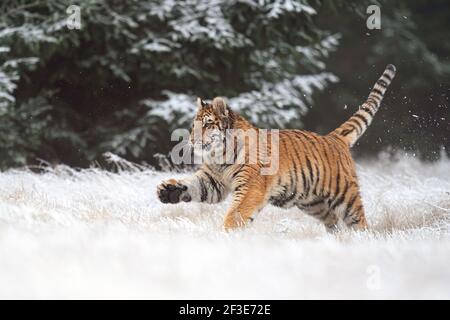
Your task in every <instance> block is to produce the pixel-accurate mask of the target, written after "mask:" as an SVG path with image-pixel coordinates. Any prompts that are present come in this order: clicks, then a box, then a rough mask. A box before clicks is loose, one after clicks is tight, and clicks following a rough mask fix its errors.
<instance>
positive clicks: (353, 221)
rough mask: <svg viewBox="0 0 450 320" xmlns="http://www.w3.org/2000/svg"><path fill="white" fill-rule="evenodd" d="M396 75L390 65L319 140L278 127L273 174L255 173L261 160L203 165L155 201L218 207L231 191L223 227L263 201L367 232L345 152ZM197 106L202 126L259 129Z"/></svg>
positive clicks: (219, 106)
mask: <svg viewBox="0 0 450 320" xmlns="http://www.w3.org/2000/svg"><path fill="white" fill-rule="evenodd" d="M394 76H395V67H394V66H393V65H388V66H387V67H386V70H385V71H384V73H383V75H382V76H381V77H380V79H379V80H378V81H377V82H376V83H375V86H374V88H373V90H372V91H371V92H370V94H369V97H368V99H367V101H366V102H364V103H363V104H362V105H361V106H360V107H359V110H358V111H357V112H356V113H355V114H354V115H353V116H352V117H350V119H349V120H348V121H346V122H345V123H344V124H342V125H341V126H340V127H339V128H337V129H336V130H334V131H333V132H331V133H329V134H327V135H325V136H321V135H318V134H316V133H312V132H307V131H303V130H280V131H279V166H278V170H277V171H276V173H275V174H271V175H261V174H260V171H259V170H260V168H261V166H262V164H261V163H259V162H258V163H257V164H228V165H224V164H215V163H204V164H203V165H202V166H201V168H200V169H199V170H198V171H197V172H196V173H195V174H194V175H192V176H190V177H188V178H186V179H183V180H175V179H171V180H168V181H165V182H163V183H161V184H160V185H159V186H158V188H157V194H158V197H159V199H160V200H161V201H162V202H164V203H177V202H180V201H197V202H207V203H217V202H220V201H222V200H224V199H225V198H226V196H227V195H228V194H230V193H231V194H232V195H233V201H232V205H231V207H230V208H229V210H228V213H227V214H226V217H225V221H224V227H225V229H227V230H228V229H232V228H236V227H240V226H244V225H246V224H247V222H249V221H252V220H253V216H254V215H255V213H257V212H258V211H259V210H261V209H262V208H263V207H264V206H265V205H266V204H267V203H270V204H273V205H275V206H279V207H284V208H289V207H293V206H297V207H298V208H299V209H301V210H302V211H304V212H305V213H307V214H309V215H311V216H313V217H315V218H317V219H318V220H320V221H322V222H323V223H324V225H325V227H326V228H327V230H328V231H333V230H335V229H336V226H337V222H338V221H339V219H341V220H342V221H343V222H344V223H345V224H346V225H347V226H349V227H352V228H355V229H365V228H367V221H366V217H365V215H364V208H363V203H362V201H361V196H360V192H359V186H358V180H357V177H356V173H355V165H354V161H353V159H352V156H351V154H350V147H351V146H353V145H354V143H355V142H356V141H357V140H358V138H359V137H360V136H361V135H362V134H363V133H364V131H365V130H366V129H367V127H368V126H369V125H370V123H371V122H372V119H373V117H374V115H375V113H376V112H377V111H378V109H379V107H380V103H381V100H382V99H383V96H384V93H385V91H386V88H387V87H388V86H389V84H390V83H391V81H392V79H393V78H394ZM198 105H199V110H198V113H197V115H196V118H195V119H196V120H197V121H202V124H203V128H210V129H217V130H221V131H223V130H226V129H243V130H248V129H255V130H258V129H257V128H255V127H254V126H252V125H251V124H250V123H249V122H248V121H247V120H245V119H244V118H243V117H242V116H240V115H239V114H237V113H236V112H233V111H232V110H231V109H230V107H229V106H228V105H227V104H226V102H225V101H224V100H223V99H222V98H215V99H214V100H213V101H212V102H211V103H206V102H204V101H202V100H201V99H199V100H198ZM194 142H195V141H194Z"/></svg>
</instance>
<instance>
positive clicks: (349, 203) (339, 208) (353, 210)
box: [329, 182, 367, 230]
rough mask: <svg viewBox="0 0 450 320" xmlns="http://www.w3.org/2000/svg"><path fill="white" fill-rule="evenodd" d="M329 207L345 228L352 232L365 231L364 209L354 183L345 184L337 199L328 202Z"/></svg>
mask: <svg viewBox="0 0 450 320" xmlns="http://www.w3.org/2000/svg"><path fill="white" fill-rule="evenodd" d="M329 206H330V211H332V212H334V214H335V215H336V216H337V217H341V218H342V221H343V222H344V224H345V225H346V226H347V227H349V228H351V229H354V230H364V229H367V221H366V217H365V214H364V207H363V204H362V201H361V196H360V194H359V188H358V185H357V184H356V183H354V182H349V183H346V184H345V189H344V190H343V191H342V192H341V193H340V194H339V195H338V196H337V197H335V198H334V199H330V200H329Z"/></svg>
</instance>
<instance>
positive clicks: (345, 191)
mask: <svg viewBox="0 0 450 320" xmlns="http://www.w3.org/2000/svg"><path fill="white" fill-rule="evenodd" d="M347 191H348V183H347V181H345V186H344V190H343V191H342V193H341V195H340V196H339V197H338V198H337V199H336V200H335V201H334V203H333V204H332V205H331V207H330V208H331V209H335V208H336V207H338V206H340V205H341V204H342V203H343V202H344V200H345V195H346V194H347Z"/></svg>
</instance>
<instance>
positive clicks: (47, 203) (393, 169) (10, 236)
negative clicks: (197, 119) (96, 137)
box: [0, 156, 450, 299]
mask: <svg viewBox="0 0 450 320" xmlns="http://www.w3.org/2000/svg"><path fill="white" fill-rule="evenodd" d="M110 161H115V162H116V164H117V167H118V168H120V169H121V170H120V172H119V173H109V172H107V171H105V170H101V169H98V168H92V169H87V170H81V171H79V170H78V171H77V170H73V169H71V168H68V167H63V166H59V167H55V168H53V169H50V168H49V169H48V170H47V172H45V173H43V174H36V173H33V172H31V171H29V170H10V171H6V172H3V173H0V259H1V260H0V298H204V299H212V298H223V299H241V298H243V299H244V298H248V299H257V298H260V299H266V298H267V299H282V298H286V299H301V298H343V299H347V298H361V299H366V298H388V299H390V298H419V299H420V298H438V299H444V298H445V299H449V298H450V268H449V267H448V266H449V263H450V179H449V173H450V160H449V159H443V160H441V161H439V162H435V163H426V164H425V163H421V162H420V161H418V160H416V159H412V158H406V157H399V158H398V159H397V160H392V159H389V158H388V157H380V158H379V159H378V160H377V161H371V162H362V163H360V164H359V165H358V174H359V177H360V180H361V185H362V196H363V201H364V204H365V207H366V211H367V216H368V221H369V223H370V226H371V230H370V231H367V232H348V231H345V230H344V231H341V232H339V233H338V234H336V235H329V234H327V233H326V231H325V230H324V228H323V227H322V226H321V225H320V224H319V223H317V222H316V221H314V220H313V219H312V218H310V217H307V216H305V215H303V214H302V213H301V212H300V211H298V210H295V209H291V210H283V209H278V208H275V207H271V206H268V207H266V208H265V209H264V210H263V211H262V212H261V213H260V214H259V216H258V217H257V219H255V222H254V223H253V224H252V225H251V226H250V227H249V228H247V229H245V230H241V231H237V232H232V233H225V232H223V231H222V229H221V222H222V219H223V216H224V214H225V211H226V208H227V205H228V204H229V200H227V202H225V203H221V204H216V205H207V204H195V203H182V204H177V205H164V204H161V203H159V202H158V201H157V199H156V195H155V188H156V185H157V184H158V183H159V182H160V181H161V180H163V179H166V178H169V177H180V176H183V175H184V174H180V173H174V174H171V173H162V172H155V171H153V170H151V169H148V168H143V167H137V166H133V165H132V164H130V163H128V162H124V161H123V160H121V159H120V158H118V157H112V156H111V157H110Z"/></svg>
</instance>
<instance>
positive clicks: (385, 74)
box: [382, 72, 392, 81]
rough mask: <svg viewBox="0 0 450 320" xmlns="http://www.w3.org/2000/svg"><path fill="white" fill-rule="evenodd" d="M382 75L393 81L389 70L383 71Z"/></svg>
mask: <svg viewBox="0 0 450 320" xmlns="http://www.w3.org/2000/svg"><path fill="white" fill-rule="evenodd" d="M382 77H386V78H388V80H389V81H392V77H391V75H390V74H389V73H387V72H385V73H383V75H382Z"/></svg>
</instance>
